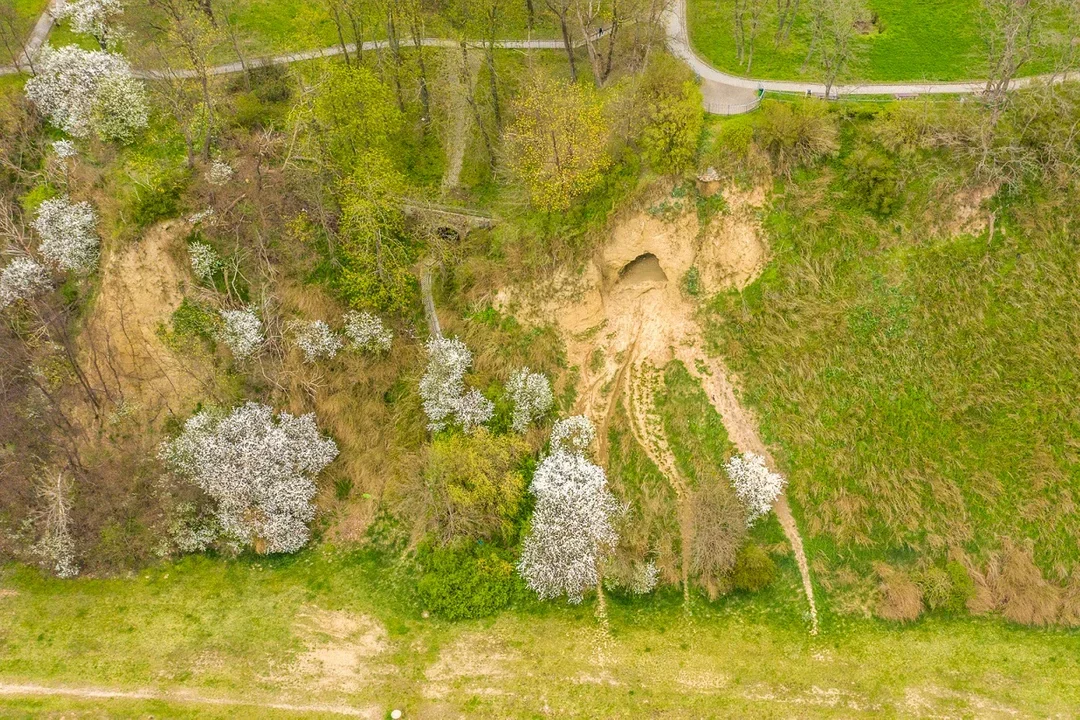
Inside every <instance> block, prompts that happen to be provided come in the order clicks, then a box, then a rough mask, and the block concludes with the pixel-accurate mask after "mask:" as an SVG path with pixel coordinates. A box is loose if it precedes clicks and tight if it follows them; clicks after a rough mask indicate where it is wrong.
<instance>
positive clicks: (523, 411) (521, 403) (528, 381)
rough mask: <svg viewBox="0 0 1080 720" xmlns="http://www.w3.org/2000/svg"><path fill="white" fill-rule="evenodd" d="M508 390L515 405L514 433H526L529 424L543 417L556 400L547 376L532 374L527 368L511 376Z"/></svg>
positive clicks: (512, 421) (512, 423)
mask: <svg viewBox="0 0 1080 720" xmlns="http://www.w3.org/2000/svg"><path fill="white" fill-rule="evenodd" d="M506 389H507V391H508V392H509V393H510V400H511V401H512V402H513V403H514V416H513V419H512V420H511V426H512V427H513V428H514V432H519V433H523V432H525V430H526V429H528V427H529V423H531V422H532V421H533V420H538V419H539V418H541V417H543V416H544V413H546V412H547V411H548V410H550V409H551V404H552V402H554V400H555V398H554V396H553V395H552V394H551V383H550V382H549V381H548V379H547V375H544V374H543V373H535V372H532V371H531V370H529V368H527V367H526V368H521V369H520V370H518V371H516V372H515V373H514V374H513V375H511V376H510V381H509V382H508V383H506Z"/></svg>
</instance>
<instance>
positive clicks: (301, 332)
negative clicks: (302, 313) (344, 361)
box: [291, 320, 343, 363]
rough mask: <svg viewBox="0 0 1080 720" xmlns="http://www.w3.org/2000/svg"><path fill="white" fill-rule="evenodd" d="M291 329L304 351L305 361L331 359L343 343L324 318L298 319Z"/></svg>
mask: <svg viewBox="0 0 1080 720" xmlns="http://www.w3.org/2000/svg"><path fill="white" fill-rule="evenodd" d="M291 329H292V331H293V340H294V341H295V342H296V346H297V347H298V348H300V350H302V351H303V353H304V362H309V363H313V362H315V361H316V360H324V359H325V360H329V359H331V358H333V357H334V356H335V355H337V353H338V350H340V349H341V346H342V344H343V343H342V341H341V338H339V337H338V336H337V335H335V334H334V331H333V330H331V329H330V326H329V325H327V324H326V323H325V322H324V321H322V320H312V321H311V322H304V321H297V322H294V323H292V325H291Z"/></svg>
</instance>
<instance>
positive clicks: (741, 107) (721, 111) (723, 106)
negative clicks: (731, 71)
mask: <svg viewBox="0 0 1080 720" xmlns="http://www.w3.org/2000/svg"><path fill="white" fill-rule="evenodd" d="M764 96H765V91H764V90H762V89H760V88H759V89H758V91H757V97H755V98H754V99H753V100H751V101H750V102H744V103H719V102H713V101H711V100H706V101H705V103H704V104H705V112H707V113H709V114H710V115H741V114H742V113H748V112H750V111H751V110H756V109H757V106H758V105H760V104H761V98H763V97H764Z"/></svg>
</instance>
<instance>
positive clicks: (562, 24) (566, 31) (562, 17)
mask: <svg viewBox="0 0 1080 720" xmlns="http://www.w3.org/2000/svg"><path fill="white" fill-rule="evenodd" d="M559 28H560V29H561V30H562V40H563V46H564V47H565V48H566V58H567V59H568V60H569V61H570V82H572V83H576V82H577V65H575V64H574V44H573V43H572V42H570V28H568V27H567V26H566V10H565V9H564V10H563V11H562V12H561V13H559Z"/></svg>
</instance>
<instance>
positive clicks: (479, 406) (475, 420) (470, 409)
mask: <svg viewBox="0 0 1080 720" xmlns="http://www.w3.org/2000/svg"><path fill="white" fill-rule="evenodd" d="M494 414H495V403H493V402H491V401H490V400H488V399H487V398H486V397H484V394H483V393H482V392H480V391H479V390H477V389H475V388H474V389H472V390H470V391H468V392H467V393H465V394H464V395H462V396H461V397H460V398H458V399H457V403H456V405H455V407H454V419H455V420H456V421H457V423H458V424H459V425H461V429H462V430H464V431H465V432H467V433H471V432H473V431H475V430H477V429H478V428H480V427H482V426H483V425H484V424H485V423H487V421H488V420H490V419H491V416H492V415H494Z"/></svg>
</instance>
